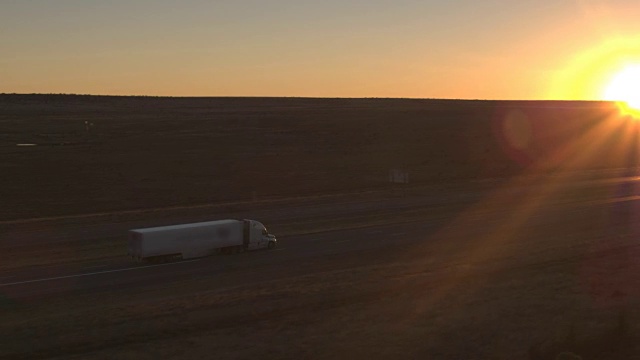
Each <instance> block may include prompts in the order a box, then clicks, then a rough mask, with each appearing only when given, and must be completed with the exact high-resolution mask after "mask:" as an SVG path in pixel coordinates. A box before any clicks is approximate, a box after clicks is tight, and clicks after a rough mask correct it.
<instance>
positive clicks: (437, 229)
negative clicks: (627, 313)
mask: <svg viewBox="0 0 640 360" xmlns="http://www.w3.org/2000/svg"><path fill="white" fill-rule="evenodd" d="M634 181H635V179H626V180H624V181H623V183H627V182H634ZM598 184H600V183H598ZM607 184H610V182H607ZM590 186H593V189H595V186H596V185H593V184H592V185H590ZM598 186H599V185H598ZM625 189H626V190H624V192H620V191H618V192H617V193H616V196H615V197H614V196H603V195H601V194H604V193H601V192H596V191H595V190H594V192H593V193H594V194H597V195H593V196H578V197H576V196H575V195H571V196H569V197H566V196H565V197H562V196H559V197H557V198H547V197H545V198H544V199H540V198H541V197H543V195H541V194H542V192H541V191H539V189H538V188H535V187H529V188H527V187H512V188H510V189H508V190H505V191H497V192H484V191H483V192H470V191H469V192H466V193H465V192H458V193H438V194H423V195H420V196H416V195H413V194H412V195H410V196H394V197H389V198H385V199H378V200H375V199H360V200H357V201H356V200H354V201H352V202H348V201H346V202H342V203H338V204H336V203H334V204H331V203H325V204H303V205H298V206H291V207H284V208H276V209H263V210H258V211H247V212H245V213H231V214H229V215H232V216H229V217H230V218H231V217H239V218H242V217H246V218H256V219H260V220H261V221H264V222H265V224H266V225H267V227H268V228H270V230H272V232H273V233H275V234H276V236H278V242H279V246H278V247H277V248H276V249H275V250H271V251H269V250H263V251H254V252H247V253H243V254H236V255H219V256H211V257H207V258H202V259H195V260H190V261H179V262H172V263H166V264H145V263H142V264H139V263H135V262H133V261H130V260H129V259H128V258H126V257H124V256H123V257H118V256H105V257H101V256H98V255H96V254H95V251H96V249H92V248H90V249H89V250H87V252H86V253H83V252H82V247H81V246H80V245H78V244H79V243H80V242H82V241H89V240H93V241H97V242H100V241H102V242H101V244H113V243H114V242H116V245H117V246H121V245H122V244H123V240H122V232H125V231H126V229H129V228H132V227H137V226H142V225H147V224H151V223H153V221H154V220H153V219H150V218H147V219H133V220H130V221H121V222H113V223H109V222H101V223H91V222H90V221H89V222H88V223H86V222H76V223H75V224H74V225H69V224H67V223H65V224H64V225H61V226H58V227H55V226H52V225H50V224H48V225H47V226H42V227H38V226H26V225H15V226H13V227H8V229H11V230H12V231H13V234H17V233H20V234H23V239H25V242H24V243H20V244H16V246H15V248H18V250H15V249H13V250H14V251H17V253H18V254H20V251H22V254H30V253H31V252H33V253H34V254H37V255H38V256H41V255H42V251H44V252H45V253H46V252H52V254H54V255H55V252H56V248H55V247H56V246H62V247H63V248H66V249H67V250H68V252H69V253H70V254H73V253H74V252H76V253H78V254H93V256H89V257H87V258H86V259H85V260H84V261H70V262H69V261H67V262H64V261H63V262H53V263H42V264H37V263H36V264H30V265H28V266H13V267H10V266H6V264H5V267H4V270H2V271H1V272H0V313H1V314H3V317H4V318H5V320H6V321H5V322H4V324H3V325H0V335H3V337H2V338H1V339H3V340H1V341H2V342H3V343H0V345H2V347H0V349H2V350H0V357H2V355H5V356H7V357H11V358H42V357H57V356H65V357H66V356H69V355H73V356H77V357H78V358H87V357H88V358H108V357H109V356H118V355H123V354H138V355H141V354H143V353H141V352H140V349H138V348H137V347H138V346H142V344H147V343H148V342H152V343H153V342H157V341H162V342H165V343H170V344H173V345H172V346H177V347H180V346H181V345H180V343H179V342H180V341H184V336H187V337H194V338H199V337H200V336H204V335H202V334H208V335H206V336H214V337H218V336H221V335H220V334H217V333H216V334H217V335H212V334H213V333H212V331H213V332H214V333H215V331H214V330H212V329H213V328H216V327H213V328H211V327H207V325H206V324H210V323H221V324H225V325H224V326H222V325H221V327H220V329H222V328H224V329H227V331H229V332H230V333H228V334H225V335H224V336H226V337H225V339H227V340H228V341H229V342H230V343H233V344H235V345H234V346H240V345H239V344H241V343H242V341H241V340H240V339H241V338H242V335H241V334H243V333H245V332H247V331H250V329H251V328H252V327H253V326H254V325H255V324H253V325H252V324H251V321H250V320H246V319H245V320H243V321H239V322H238V323H237V324H236V323H234V321H233V318H235V317H234V316H232V314H237V313H242V314H252V315H251V316H253V317H255V318H256V320H255V321H256V323H259V324H262V325H261V326H266V327H267V328H269V329H271V328H270V327H269V326H276V325H277V324H280V325H277V326H284V327H286V328H287V329H289V328H291V329H298V330H301V329H302V328H301V326H302V325H301V324H300V323H299V322H300V321H303V320H300V319H302V318H304V319H307V320H304V321H312V322H314V323H315V322H321V323H322V324H323V326H328V327H329V328H331V326H333V327H334V328H333V329H334V330H336V329H337V328H335V326H339V325H336V324H334V325H330V324H325V323H324V322H323V320H321V318H322V317H323V316H327V317H332V316H337V315H336V311H341V310H340V309H344V311H348V312H351V311H353V312H354V314H360V316H365V315H364V314H369V311H370V310H371V308H378V309H379V312H380V313H386V312H391V311H392V310H390V309H394V310H393V311H397V310H396V306H400V305H397V304H395V303H393V305H391V304H387V302H386V301H390V302H392V301H397V302H398V303H401V302H402V301H406V300H407V299H404V298H399V297H401V296H405V295H406V294H414V292H415V291H416V289H420V288H429V289H431V290H430V295H429V296H428V298H429V299H431V300H429V301H443V299H444V298H442V296H444V295H442V294H445V292H446V294H447V295H448V296H452V294H458V293H466V292H467V291H469V290H468V289H476V288H478V286H480V284H485V285H482V286H486V284H490V283H495V284H507V282H505V281H506V280H504V279H505V278H504V276H505V274H509V279H510V280H509V284H511V283H510V282H511V281H520V282H521V284H523V286H524V285H526V286H530V282H534V280H535V279H536V278H537V277H538V276H544V279H547V277H548V276H549V273H558V274H567V273H572V274H573V272H575V271H577V270H576V269H578V268H580V267H581V266H583V265H584V264H585V263H590V262H592V261H602V259H617V257H619V256H620V255H621V254H622V255H624V256H629V254H636V253H638V249H639V248H640V245H636V243H635V235H636V232H635V227H634V226H632V224H629V222H627V221H623V220H620V218H619V217H618V214H620V208H622V209H623V210H622V211H623V212H625V211H626V212H629V211H632V209H633V206H634V204H635V203H636V201H637V199H636V198H635V196H636V195H635V193H634V186H627V187H625ZM545 191H546V190H545ZM587 193H589V191H587ZM609 193H611V192H609ZM545 194H546V193H545ZM535 200H540V201H535ZM543 200H544V201H543ZM531 204H535V207H532V205H531ZM630 209H631V210H630ZM236 215H241V216H236ZM190 216H191V217H190V218H189V219H192V220H198V219H206V218H210V216H211V215H210V214H201V215H198V216H195V217H194V216H193V215H190ZM381 218H382V219H383V220H385V218H386V220H385V221H381V220H380V219H381ZM345 219H346V220H345ZM178 220H182V219H176V220H175V221H178ZM347 220H348V221H347ZM331 223H334V224H335V226H329V225H331ZM5 226H7V225H6V224H5ZM21 226H22V227H24V228H21ZM305 226H308V227H309V229H310V230H309V231H305ZM323 227H325V228H326V230H323ZM278 228H281V229H287V231H286V232H287V233H286V234H284V235H282V236H280V235H278V231H277V230H276V229H278ZM6 234H7V233H5V235H4V237H3V239H2V241H1V242H0V244H1V247H2V248H3V249H5V251H9V250H11V249H12V246H11V244H12V242H11V241H10V240H9V239H10V238H9V237H8V236H7V235H6ZM101 239H102V240H101ZM42 246H45V248H46V249H45V250H34V249H33V247H36V248H40V247H42ZM14 254H15V253H14ZM5 259H6V257H5ZM616 261H617V260H616ZM614 262H615V261H614ZM625 264H626V263H625ZM625 266H626V265H625ZM625 271H626V270H625ZM625 274H626V273H625ZM563 276H564V275H563ZM514 279H515V280H514ZM518 279H519V280H518ZM545 281H546V280H545ZM463 283H464V284H466V285H464V286H462V285H460V284H463ZM551 283H553V281H552V282H551ZM551 283H550V284H551ZM416 286H417V287H416ZM496 286H497V285H496ZM550 288H552V286H551V285H549V284H546V285H543V286H541V289H543V290H545V289H546V290H549V289H550ZM513 289H514V286H513V284H511V285H509V286H506V285H505V287H504V289H502V290H500V291H505V292H509V294H511V293H510V292H511V291H515V290H513ZM546 290H545V291H546ZM478 291H479V292H480V293H482V291H480V290H478ZM483 291H484V290H483ZM528 291H530V290H528ZM536 291H537V290H536ZM539 291H542V290H539ZM553 291H554V293H558V292H560V293H561V292H562V291H564V290H562V291H561V290H558V289H555V290H553ZM567 291H568V290H567ZM571 291H574V290H571ZM614 291H617V290H614ZM402 294H405V295H402ZM414 295H415V294H414ZM412 296H413V295H412ZM416 296H418V295H416ZM422 296H425V295H424V294H420V295H419V296H418V297H419V298H420V297H422ZM457 296H458V295H456V298H457ZM478 296H479V295H478ZM483 296H484V295H483ZM510 296H513V294H512V295H510ZM581 296H584V294H582V295H581ZM323 299H324V300H323ZM383 299H390V300H383ZM363 301H364V303H365V306H364V308H362V307H361V305H358V304H361V303H362V302H363ZM412 301H413V300H412ZM469 301H472V302H473V303H474V304H476V305H475V306H478V305H477V304H478V302H480V303H481V304H484V303H492V301H495V300H490V301H489V300H486V299H485V298H481V297H478V298H474V299H473V300H469ZM336 302H337V303H339V304H342V305H336ZM304 304H307V305H308V306H310V307H312V308H314V309H316V310H317V311H318V314H314V313H313V312H312V313H311V314H309V313H308V312H307V311H305V310H304V307H305V305H304ZM434 304H435V303H434ZM354 306H355V307H356V308H354ZM514 306H515V305H514ZM527 306H530V305H527V304H526V302H523V303H522V304H520V305H517V307H518V308H520V307H522V309H524V308H526V307H527ZM123 309H127V310H123ZM287 309H294V310H291V311H289V310H287ZM363 309H367V310H366V311H365V310H363ZM434 309H436V310H437V309H438V307H437V306H436V307H434ZM362 311H364V312H362ZM465 311H470V310H465ZM523 311H524V310H523ZM274 314H276V315H274ZM277 314H280V315H277ZM323 314H324V315H323ZM547 315H548V316H556V315H557V314H556V313H555V312H553V313H549V314H547ZM243 316H244V315H243ZM247 316H248V315H247ZM313 316H320V318H313V319H311V318H309V317H313ZM341 316H343V315H341ZM344 316H346V315H344ZM350 316H351V315H350ZM353 316H357V315H353ZM474 316H475V315H474ZM478 316H479V315H478ZM545 316H546V315H545ZM194 317H195V318H194ZM290 317H295V319H293V318H291V319H293V320H291V319H290ZM369 318H370V319H374V320H371V321H373V323H369V324H368V325H366V324H364V323H363V324H360V325H354V326H356V329H360V330H362V329H364V328H367V327H369V326H381V324H382V323H384V321H383V320H380V321H381V322H379V321H376V320H375V318H376V317H375V316H374V317H373V318H371V317H369ZM63 319H64V320H63ZM189 319H190V320H189ZM243 319H244V318H243ZM287 319H289V320H291V321H293V324H294V325H291V324H289V322H288V321H289V320H287ZM296 319H297V320H296ZM309 319H311V320H309ZM285 320H286V321H285ZM352 320H353V319H352ZM345 321H347V320H345ZM354 321H355V320H354ZM359 321H361V322H363V321H364V320H362V319H361V320H359ZM138 322H139V323H140V324H145V325H144V326H142V325H140V326H137V325H135V324H136V323H138ZM281 322H282V323H281ZM167 324H170V325H167ZM274 324H276V325H274ZM287 324H289V325H287ZM267 325H269V326H267ZM481 325H482V326H486V325H487V324H486V323H482V324H481ZM478 326H480V325H478ZM96 327H97V328H96ZM16 329H21V330H20V331H17V332H16V331H15V330H16ZM182 331H185V332H186V334H187V335H180V337H179V339H181V340H175V339H173V336H176V335H177V334H179V333H181V332H182ZM216 331H217V330H216ZM318 331H319V332H320V334H313V335H311V334H309V335H308V336H309V338H307V340H308V341H311V342H312V343H313V344H314V346H320V344H321V343H322V342H319V340H312V339H315V337H314V336H322V334H325V333H324V332H323V331H325V330H322V331H320V330H318ZM326 331H329V330H326ZM385 331H386V330H385ZM496 331H498V330H496ZM532 331H533V330H532ZM49 332H53V333H57V334H59V335H56V336H53V337H52V338H49V339H47V340H43V339H41V338H37V337H34V336H35V335H34V334H43V333H49ZM267 333H269V331H267V330H264V331H258V335H256V336H258V337H259V338H261V339H262V340H264V341H267V340H268V341H275V340H274V338H273V337H272V336H271V335H267ZM541 333H544V332H541ZM29 334H31V335H29ZM523 334H525V333H523ZM526 334H528V333H526ZM325 335H327V334H325ZM327 336H328V335H327ZM345 336H347V335H345ZM353 336H354V339H355V340H354V341H357V342H358V343H361V344H367V341H366V340H363V339H362V338H360V337H359V336H357V335H353ZM227 337H228V338H227ZM523 337H526V336H524V335H523ZM329 338H331V336H329ZM347 338H348V336H347ZM194 341H195V340H194ZM314 341H315V342H314ZM202 346H204V345H201V346H200V347H199V350H193V352H189V353H187V354H188V355H189V356H188V357H197V356H199V355H198V354H201V352H200V351H202ZM274 346H275V347H277V348H278V349H281V350H280V351H282V353H281V355H282V356H284V357H290V356H300V355H303V354H304V352H301V351H302V350H301V348H300V347H292V348H287V346H286V345H285V343H284V342H278V343H277V344H274ZM433 346H435V347H437V344H436V345H433ZM224 347H225V346H223V345H220V346H219V347H218V348H224ZM266 347H267V345H260V346H258V345H256V346H253V347H251V348H252V349H253V350H252V351H254V352H249V353H245V352H242V351H241V352H238V351H237V349H236V350H235V351H234V350H233V349H227V348H225V350H224V352H222V353H221V354H220V357H221V358H236V356H237V355H239V354H244V355H246V356H249V355H251V354H258V353H259V352H260V351H264V350H265V349H266ZM196 348H197V347H196ZM135 349H138V350H135ZM283 349H289V350H283ZM341 349H342V347H341ZM429 349H430V350H429V351H431V350H433V348H429ZM523 349H526V346H525V345H522V347H521V349H520V348H519V350H518V351H523ZM343 350H344V349H343ZM408 350H409V349H407V351H408ZM512 350H513V349H512ZM171 351H172V350H171ZM171 351H170V350H166V352H163V351H160V350H159V352H157V353H154V354H155V355H157V356H163V357H181V356H178V355H176V354H175V353H172V352H171ZM478 351H479V350H478ZM514 351H515V350H514ZM454 353H455V352H454ZM340 354H342V355H343V356H342V355H341V356H339V357H344V358H346V357H347V354H348V353H340ZM403 354H404V355H408V356H413V355H416V354H417V353H416V352H411V351H409V352H405V353H403ZM449 354H450V355H451V354H453V353H449ZM515 354H518V352H517V351H516V352H515ZM244 355H243V356H240V357H244ZM334 355H336V353H334V352H330V351H329V350H327V352H323V353H322V356H320V357H326V358H333V357H334ZM375 355H376V353H375V352H372V353H371V356H372V357H373V358H378V357H377V356H375ZM378 355H380V354H378ZM453 355H455V354H453ZM134 357H137V356H134ZM380 358H391V356H380Z"/></svg>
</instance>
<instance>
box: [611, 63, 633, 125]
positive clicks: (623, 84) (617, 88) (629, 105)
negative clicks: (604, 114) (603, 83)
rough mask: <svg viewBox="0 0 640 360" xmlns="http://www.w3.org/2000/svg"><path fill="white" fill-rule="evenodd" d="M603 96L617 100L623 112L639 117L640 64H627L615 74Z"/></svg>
mask: <svg viewBox="0 0 640 360" xmlns="http://www.w3.org/2000/svg"><path fill="white" fill-rule="evenodd" d="M603 97H604V99H605V100H610V101H618V102H619V103H620V104H621V107H622V110H623V111H624V112H626V113H630V114H632V115H634V116H636V117H640V64H637V65H628V66H626V67H625V68H623V69H622V70H621V71H619V72H618V73H617V74H615V75H614V76H613V78H612V79H611V81H610V82H609V84H608V85H607V87H606V89H605V91H604V96H603Z"/></svg>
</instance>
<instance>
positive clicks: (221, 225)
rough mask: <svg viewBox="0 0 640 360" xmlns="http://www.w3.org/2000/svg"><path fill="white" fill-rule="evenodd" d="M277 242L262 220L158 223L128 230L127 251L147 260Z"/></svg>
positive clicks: (272, 245)
mask: <svg viewBox="0 0 640 360" xmlns="http://www.w3.org/2000/svg"><path fill="white" fill-rule="evenodd" d="M276 244H277V240H276V237H275V236H274V235H272V234H270V233H269V232H268V231H267V228H266V227H265V226H264V225H263V224H262V223H261V222H259V221H255V220H249V219H244V220H217V221H207V222H199V223H192V224H180V225H170V226H160V227H151V228H144V229H133V230H129V232H128V255H129V256H130V257H132V258H133V259H135V260H138V261H149V262H159V261H168V260H171V259H193V258H198V257H204V256H209V255H213V254H216V253H223V254H232V253H238V252H244V251H249V250H257V249H265V248H266V249H273V248H275V246H276Z"/></svg>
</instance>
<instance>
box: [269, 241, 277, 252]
mask: <svg viewBox="0 0 640 360" xmlns="http://www.w3.org/2000/svg"><path fill="white" fill-rule="evenodd" d="M275 247H276V243H275V242H273V241H269V245H267V248H268V249H269V250H271V249H273V248H275Z"/></svg>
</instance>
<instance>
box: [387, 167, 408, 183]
mask: <svg viewBox="0 0 640 360" xmlns="http://www.w3.org/2000/svg"><path fill="white" fill-rule="evenodd" d="M389 182H390V183H395V184H408V183H409V172H408V171H406V170H401V169H391V170H389Z"/></svg>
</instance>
